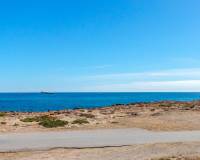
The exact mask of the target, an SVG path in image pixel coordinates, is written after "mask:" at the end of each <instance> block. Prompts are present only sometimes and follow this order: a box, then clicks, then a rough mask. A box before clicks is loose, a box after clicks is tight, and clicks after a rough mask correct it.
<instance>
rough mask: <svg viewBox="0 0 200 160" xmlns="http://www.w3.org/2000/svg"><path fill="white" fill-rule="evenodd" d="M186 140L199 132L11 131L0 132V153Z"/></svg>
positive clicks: (128, 130) (137, 130) (112, 130)
mask: <svg viewBox="0 0 200 160" xmlns="http://www.w3.org/2000/svg"><path fill="white" fill-rule="evenodd" d="M188 141H200V131H180V132H151V131H147V130H143V129H101V130H88V131H63V132H37V133H12V134H0V152H9V151H25V150H46V149H52V148H59V147H63V148H85V147H108V146H124V145H134V144H144V143H163V142H188Z"/></svg>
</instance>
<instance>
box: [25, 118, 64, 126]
mask: <svg viewBox="0 0 200 160" xmlns="http://www.w3.org/2000/svg"><path fill="white" fill-rule="evenodd" d="M21 121H22V122H39V125H41V126H43V127H46V128H54V127H63V126H65V125H67V124H68V122H67V121H63V120H59V119H56V118H54V117H51V116H47V115H45V116H37V117H27V118H24V119H21Z"/></svg>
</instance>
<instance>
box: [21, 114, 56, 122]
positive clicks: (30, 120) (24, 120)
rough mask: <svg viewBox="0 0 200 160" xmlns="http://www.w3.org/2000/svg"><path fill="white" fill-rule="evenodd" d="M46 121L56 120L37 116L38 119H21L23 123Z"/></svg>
mask: <svg viewBox="0 0 200 160" xmlns="http://www.w3.org/2000/svg"><path fill="white" fill-rule="evenodd" d="M45 120H55V118H54V117H50V116H47V115H45V116H36V117H26V118H24V119H21V121H22V122H41V121H45Z"/></svg>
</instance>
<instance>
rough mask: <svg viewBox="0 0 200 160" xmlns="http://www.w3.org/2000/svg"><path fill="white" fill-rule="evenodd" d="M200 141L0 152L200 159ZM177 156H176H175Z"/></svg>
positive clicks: (4, 159)
mask: <svg viewBox="0 0 200 160" xmlns="http://www.w3.org/2000/svg"><path fill="white" fill-rule="evenodd" d="M198 155H200V143H174V144H146V145H135V146H127V147H111V148H86V149H53V150H49V151H37V152H18V153H0V159H1V160H41V159H42V160H58V159H59V160H88V159H89V160H200V158H199V157H198ZM175 157H176V158H175Z"/></svg>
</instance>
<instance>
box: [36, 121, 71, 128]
mask: <svg viewBox="0 0 200 160" xmlns="http://www.w3.org/2000/svg"><path fill="white" fill-rule="evenodd" d="M67 124H68V122H67V121H63V120H59V119H58V120H55V119H54V120H53V119H49V120H43V121H41V122H40V123H39V125H41V126H43V127H46V128H54V127H64V126H65V125H67Z"/></svg>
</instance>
